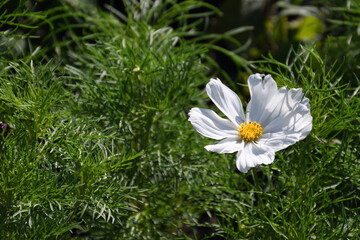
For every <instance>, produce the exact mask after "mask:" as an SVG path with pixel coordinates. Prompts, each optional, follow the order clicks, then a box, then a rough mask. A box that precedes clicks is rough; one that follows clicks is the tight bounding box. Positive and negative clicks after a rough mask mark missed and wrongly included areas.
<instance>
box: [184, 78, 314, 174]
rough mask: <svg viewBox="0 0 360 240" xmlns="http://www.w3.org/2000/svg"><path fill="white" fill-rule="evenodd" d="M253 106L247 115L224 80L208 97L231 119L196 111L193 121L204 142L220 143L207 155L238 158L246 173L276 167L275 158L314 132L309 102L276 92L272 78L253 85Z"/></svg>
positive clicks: (297, 92) (296, 92) (209, 88)
mask: <svg viewBox="0 0 360 240" xmlns="http://www.w3.org/2000/svg"><path fill="white" fill-rule="evenodd" d="M248 85H249V89H250V95H251V100H250V102H249V103H248V105H247V106H246V114H244V110H243V106H242V104H241V101H240V99H239V97H238V96H237V95H236V94H235V93H234V92H233V91H232V90H231V89H230V88H228V87H227V86H225V85H224V84H222V83H221V81H220V80H219V79H211V80H210V82H209V83H208V84H207V85H206V92H207V94H208V95H209V97H210V98H211V100H212V101H213V102H214V103H215V105H216V106H217V107H218V108H219V109H220V111H221V112H223V113H224V114H225V115H226V116H227V117H228V118H229V120H228V119H224V118H221V117H220V116H219V115H217V114H216V113H215V112H214V111H212V110H210V109H203V108H192V109H191V110H190V112H189V116H190V117H189V121H190V122H191V124H192V125H193V127H194V128H195V129H196V130H197V131H198V132H199V133H200V134H201V135H203V136H205V137H208V138H212V139H216V140H221V141H220V142H218V143H217V144H215V145H207V146H205V149H206V150H208V151H212V152H217V153H234V152H237V157H236V166H237V168H238V169H239V170H240V171H241V172H247V171H248V170H249V168H251V167H255V166H257V165H259V164H270V163H272V162H273V161H274V158H275V152H277V151H280V150H282V149H284V148H287V147H288V146H290V145H292V144H294V143H295V142H297V141H300V140H302V139H304V138H305V137H306V136H307V135H308V134H309V133H310V131H311V129H312V117H311V115H310V104H309V99H308V98H306V97H304V95H303V93H302V89H301V88H295V89H290V90H287V89H286V87H282V88H280V89H278V88H277V85H276V82H275V81H274V80H273V79H272V77H271V76H270V75H266V76H265V75H264V74H259V73H257V74H254V75H251V76H250V77H249V79H248Z"/></svg>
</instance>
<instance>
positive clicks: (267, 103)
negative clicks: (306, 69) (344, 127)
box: [246, 74, 312, 151]
mask: <svg viewBox="0 0 360 240" xmlns="http://www.w3.org/2000/svg"><path fill="white" fill-rule="evenodd" d="M261 77H262V75H260V74H255V75H252V76H250V77H249V87H250V93H251V100H250V102H249V104H248V107H247V112H248V113H247V115H246V118H247V121H249V120H251V121H257V122H258V123H259V124H260V125H261V126H262V128H263V132H264V134H263V135H262V136H261V137H260V139H259V140H258V142H259V143H262V144H265V145H267V146H269V147H271V148H272V149H273V150H274V151H279V150H281V149H284V148H286V147H288V146H290V145H292V144H294V143H295V142H297V141H299V140H302V139H304V138H305V137H306V136H307V135H308V134H309V133H310V131H311V129H312V117H311V115H310V105H309V99H308V98H306V97H303V93H302V89H300V88H299V89H290V90H287V89H286V88H285V87H282V88H280V89H279V90H278V89H277V86H276V83H275V81H274V80H273V79H272V78H271V76H270V75H267V76H266V77H265V79H264V80H261Z"/></svg>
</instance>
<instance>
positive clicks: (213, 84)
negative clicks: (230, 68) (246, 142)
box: [206, 79, 245, 126]
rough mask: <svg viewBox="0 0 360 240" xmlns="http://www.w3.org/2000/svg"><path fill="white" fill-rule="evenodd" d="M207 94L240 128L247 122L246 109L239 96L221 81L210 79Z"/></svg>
mask: <svg viewBox="0 0 360 240" xmlns="http://www.w3.org/2000/svg"><path fill="white" fill-rule="evenodd" d="M206 92H207V94H208V95H209V97H210V98H211V100H212V101H213V102H214V103H215V105H216V106H217V107H218V108H219V109H220V110H221V111H222V112H223V113H224V114H225V115H226V116H227V117H228V118H229V119H230V120H231V121H232V122H233V123H234V124H235V125H237V126H239V125H240V124H241V123H243V122H244V121H245V115H244V109H243V106H242V104H241V101H240V99H239V97H238V95H236V93H234V92H233V91H232V90H231V89H230V88H228V87H227V86H225V85H224V84H222V83H221V81H220V80H219V79H210V82H209V83H208V84H207V85H206Z"/></svg>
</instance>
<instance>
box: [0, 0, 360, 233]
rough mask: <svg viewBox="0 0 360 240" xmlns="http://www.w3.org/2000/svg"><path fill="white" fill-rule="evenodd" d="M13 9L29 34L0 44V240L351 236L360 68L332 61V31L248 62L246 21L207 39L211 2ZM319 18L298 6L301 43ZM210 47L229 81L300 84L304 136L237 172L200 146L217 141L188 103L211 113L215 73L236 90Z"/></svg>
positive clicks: (359, 141) (14, 22) (7, 17)
mask: <svg viewBox="0 0 360 240" xmlns="http://www.w3.org/2000/svg"><path fill="white" fill-rule="evenodd" d="M8 3H10V1H5V2H4V3H0V9H1V8H2V7H4V6H5V5H6V4H8ZM28 3H30V2H28ZM28 3H27V4H28ZM150 3H151V4H150ZM24 4H25V2H21V1H20V3H19V5H18V6H19V7H15V8H14V9H13V12H12V13H10V12H9V11H6V12H5V13H4V14H3V15H1V16H0V20H1V21H3V22H6V24H5V25H3V26H2V27H4V26H15V27H14V30H13V31H12V32H11V35H12V36H18V35H19V36H20V35H21V37H20V38H19V39H26V42H27V45H26V46H27V47H23V48H22V54H23V55H22V57H21V59H20V58H19V56H18V55H16V54H8V53H9V52H6V53H4V54H3V55H1V60H2V63H1V64H2V65H1V66H3V67H2V69H1V71H0V117H1V119H0V121H2V122H5V123H9V124H10V126H11V131H10V133H9V135H8V136H7V137H5V136H3V135H1V136H0V179H1V180H0V238H1V239H78V238H80V239H81V238H83V239H310V238H322V239H348V238H354V239H356V238H359V235H360V232H359V230H360V229H359V227H358V226H359V221H360V217H359V214H358V212H359V206H360V199H359V191H360V188H359V179H360V176H359V172H360V167H359V166H360V164H359V163H360V162H359V159H360V156H359V152H358V146H359V145H360V138H359V136H360V129H359V116H360V106H359V105H360V103H359V97H358V90H359V87H358V86H359V79H358V75H357V74H356V66H348V68H347V69H348V72H344V66H345V65H346V61H347V60H348V58H346V59H345V60H344V62H343V60H342V59H339V60H338V61H335V60H334V59H335V58H336V56H337V55H336V54H335V53H339V50H338V49H337V50H336V49H335V47H334V45H333V44H335V43H334V42H333V40H332V39H330V40H329V41H328V44H327V45H325V44H324V45H321V46H320V47H319V46H318V45H311V44H308V45H306V44H304V45H300V46H299V47H298V48H295V49H297V50H296V51H295V50H291V51H290V52H289V54H288V56H287V58H286V59H285V61H284V62H280V61H278V60H277V59H274V58H273V57H272V56H271V55H269V54H265V55H266V56H268V57H265V58H264V59H263V60H261V61H255V62H252V63H251V64H250V63H249V61H248V60H246V58H244V57H243V56H240V55H239V54H240V53H242V52H244V51H246V49H247V48H248V46H249V44H250V43H249V42H248V43H241V42H239V41H238V40H237V38H236V35H237V34H240V33H245V32H248V31H251V30H253V27H251V26H242V27H238V28H236V29H233V30H229V31H226V32H224V33H223V34H216V33H212V34H208V33H207V32H206V29H207V28H208V27H209V26H208V24H209V19H210V17H212V16H215V15H216V14H220V13H219V11H218V10H217V9H216V8H215V7H213V6H211V5H209V4H207V3H204V2H203V1H192V0H189V1H179V2H177V1H151V2H150V1H136V0H125V1H124V4H125V6H126V7H125V12H121V11H119V10H117V9H115V8H114V7H112V6H110V5H106V7H105V8H106V10H100V9H98V8H96V7H94V6H91V5H84V4H83V3H81V2H80V1H53V2H52V3H51V6H50V7H48V8H47V9H44V10H43V11H42V12H41V13H39V12H36V11H37V7H40V6H42V5H41V4H43V3H41V2H39V3H38V5H34V6H33V7H34V9H33V11H30V10H27V9H25V8H24V6H25V5H24ZM26 6H27V5H26ZM352 6H357V5H352ZM199 8H201V9H199ZM9 9H10V8H9ZM287 9H291V8H287ZM296 9H300V7H299V8H296ZM309 9H310V10H311V11H310V10H309ZM314 9H315V8H305V10H308V12H306V13H309V11H310V12H311V13H315V12H317V11H315V10H314ZM313 10H314V11H313ZM333 10H334V11H340V12H343V13H344V16H347V15H346V14H347V13H348V11H350V10H349V9H348V8H347V9H342V8H336V9H333ZM354 14H355V13H354ZM284 15H286V14H284ZM305 15H306V14H305ZM310 15H311V14H310ZM355 15H356V14H355ZM44 16H46V21H39V19H43V17H44ZM24 19H25V20H24ZM319 19H320V17H319V16H318V15H316V17H311V18H308V16H307V17H304V18H303V20H304V24H305V22H307V21H310V22H313V23H314V25H313V26H315V25H316V27H314V28H313V27H309V26H307V27H306V26H305V25H302V26H301V27H300V28H299V29H298V30H299V31H297V33H298V34H299V36H300V38H303V37H304V36H309V34H310V37H311V38H313V37H314V36H315V35H317V34H321V32H322V30H323V29H322V27H319V26H320V25H321V26H322V23H323V22H322V21H323V19H321V21H320V20H319ZM23 21H25V23H24V22H23ZM334 23H336V22H334ZM336 24H337V23H336ZM318 27H319V28H318ZM336 27H337V26H336V25H334V29H333V31H335V30H336ZM20 29H21V31H20ZM24 29H25V30H29V31H28V32H27V31H25V32H26V33H24V34H22V33H23V31H24ZM33 29H34V30H33ZM35 30H39V31H40V30H41V31H43V32H45V33H46V34H45V35H44V36H43V37H41V38H33V36H38V35H37V32H36V31H35ZM353 30H354V26H353V25H349V28H348V30H347V31H351V32H352V33H354V32H353ZM20 33H21V34H20ZM314 34H315V35H314ZM345 35H346V34H344V36H345ZM30 36H31V37H30ZM315 39H316V38H315ZM221 41H229V42H231V44H233V46H235V50H234V51H229V50H227V49H226V48H224V47H223V46H219V45H217V44H218V43H220V42H221ZM319 44H320V43H319ZM322 46H325V47H324V48H322ZM351 46H353V45H351ZM324 49H327V50H324ZM210 50H215V51H218V52H221V53H223V54H224V55H226V56H228V57H230V59H231V60H232V62H233V63H234V64H235V65H237V66H238V69H236V72H237V74H238V76H243V75H244V76H246V75H248V74H249V73H250V72H252V71H255V70H256V71H257V72H264V73H270V74H272V76H273V77H274V79H275V80H276V81H277V83H278V85H279V87H280V86H288V88H293V87H295V88H298V87H302V88H303V90H304V92H305V94H306V97H308V98H309V99H310V104H311V114H312V116H313V130H312V132H311V133H310V135H309V136H308V137H307V138H306V139H305V140H304V141H301V142H299V143H296V144H295V145H293V146H291V147H289V148H287V149H285V150H282V151H280V152H278V153H277V154H276V159H275V162H274V163H273V164H271V165H269V166H259V167H257V168H254V169H252V170H251V171H250V172H249V173H247V174H243V173H239V172H238V171H237V170H236V166H235V156H234V155H233V154H225V155H222V154H215V153H209V152H206V150H205V149H204V146H205V145H206V144H208V143H213V141H212V140H209V139H206V138H204V137H202V136H200V134H198V133H197V132H196V131H195V130H194V129H193V128H192V126H191V124H189V122H188V121H187V118H188V116H187V113H188V111H189V109H190V108H192V107H195V106H200V107H208V106H207V105H210V108H213V106H212V104H211V103H210V102H209V100H208V98H207V96H206V94H205V93H204V91H203V88H204V86H205V84H206V83H207V81H208V77H209V75H210V73H214V72H216V73H222V74H223V75H225V76H226V84H227V85H229V86H231V87H232V88H233V89H235V91H239V92H246V91H247V88H243V86H242V85H243V84H242V82H237V81H232V78H231V77H230V75H229V74H227V73H226V72H224V71H223V70H222V69H220V65H218V64H219V63H217V62H216V61H214V60H213V59H211V58H210V55H209V51H210ZM344 51H346V54H344V55H345V57H346V56H348V54H351V53H349V52H348V49H346V50H344ZM323 52H326V54H325V53H323ZM348 76H352V77H351V79H349V78H348ZM241 97H242V98H244V99H248V98H247V95H242V96H241ZM214 110H215V107H214ZM216 111H217V110H216Z"/></svg>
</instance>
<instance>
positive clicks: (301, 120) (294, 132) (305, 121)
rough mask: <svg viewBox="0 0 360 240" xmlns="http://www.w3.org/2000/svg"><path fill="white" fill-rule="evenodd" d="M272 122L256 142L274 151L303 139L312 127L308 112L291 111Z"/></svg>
mask: <svg viewBox="0 0 360 240" xmlns="http://www.w3.org/2000/svg"><path fill="white" fill-rule="evenodd" d="M273 123H274V124H273ZM273 123H272V124H270V125H269V126H268V127H267V128H269V129H268V132H266V133H264V134H263V135H262V136H261V137H260V138H259V140H258V142H259V143H262V144H264V145H267V146H269V147H271V148H272V149H273V150H274V151H275V152H277V151H280V150H282V149H284V148H287V147H288V146H290V145H292V144H294V143H296V142H297V141H300V140H302V139H304V138H305V137H306V136H307V135H308V134H309V133H310V131H311V129H312V117H311V115H310V114H306V115H301V114H298V113H291V114H288V116H286V117H285V118H284V119H282V120H279V121H274V122H273Z"/></svg>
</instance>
